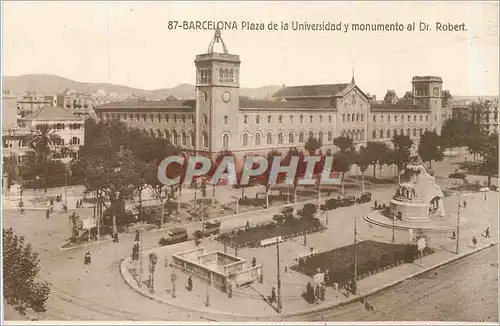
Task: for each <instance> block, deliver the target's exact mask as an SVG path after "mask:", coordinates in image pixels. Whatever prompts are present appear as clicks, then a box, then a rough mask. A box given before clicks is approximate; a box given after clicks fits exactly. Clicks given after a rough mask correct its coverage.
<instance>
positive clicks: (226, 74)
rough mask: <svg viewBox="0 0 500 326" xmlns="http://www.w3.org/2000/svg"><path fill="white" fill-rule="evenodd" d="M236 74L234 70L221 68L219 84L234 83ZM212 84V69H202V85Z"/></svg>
mask: <svg viewBox="0 0 500 326" xmlns="http://www.w3.org/2000/svg"><path fill="white" fill-rule="evenodd" d="M234 79H235V73H234V70H233V69H228V68H220V69H219V82H221V83H234ZM211 82H212V69H211V68H207V69H200V83H202V84H210V83H211Z"/></svg>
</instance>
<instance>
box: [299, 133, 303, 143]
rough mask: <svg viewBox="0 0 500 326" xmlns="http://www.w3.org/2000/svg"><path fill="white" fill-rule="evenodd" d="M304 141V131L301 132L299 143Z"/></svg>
mask: <svg viewBox="0 0 500 326" xmlns="http://www.w3.org/2000/svg"><path fill="white" fill-rule="evenodd" d="M303 142H304V132H302V131H301V132H299V143H303Z"/></svg>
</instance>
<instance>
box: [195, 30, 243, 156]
mask: <svg viewBox="0 0 500 326" xmlns="http://www.w3.org/2000/svg"><path fill="white" fill-rule="evenodd" d="M216 43H220V45H222V51H221V52H215V51H214V46H215V45H216ZM194 63H195V66H196V124H197V126H196V128H197V134H198V135H197V144H196V145H197V149H198V151H199V152H200V153H207V154H217V153H218V152H220V151H221V150H225V149H228V150H233V149H237V148H239V146H240V145H239V136H238V135H239V134H238V111H239V95H240V94H239V87H240V57H239V56H238V55H233V54H229V53H228V51H227V48H226V44H225V43H224V41H223V40H222V37H221V33H220V30H216V31H215V35H214V37H213V39H212V41H211V42H210V44H209V46H208V52H207V53H205V54H200V55H197V56H196V59H195V61H194Z"/></svg>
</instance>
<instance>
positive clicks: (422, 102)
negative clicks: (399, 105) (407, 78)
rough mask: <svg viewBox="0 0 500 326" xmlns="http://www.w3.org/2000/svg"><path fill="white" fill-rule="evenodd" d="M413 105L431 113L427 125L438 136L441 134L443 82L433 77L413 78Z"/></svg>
mask: <svg viewBox="0 0 500 326" xmlns="http://www.w3.org/2000/svg"><path fill="white" fill-rule="evenodd" d="M412 85H413V104H414V105H418V106H423V107H425V108H428V109H429V111H430V112H431V116H430V117H429V118H430V121H429V124H430V127H431V128H432V129H434V128H435V129H436V132H437V133H438V135H440V134H441V128H442V126H443V122H442V120H443V119H442V114H443V112H442V111H443V99H442V93H443V80H442V79H441V77H434V76H423V77H421V76H415V77H413V80H412Z"/></svg>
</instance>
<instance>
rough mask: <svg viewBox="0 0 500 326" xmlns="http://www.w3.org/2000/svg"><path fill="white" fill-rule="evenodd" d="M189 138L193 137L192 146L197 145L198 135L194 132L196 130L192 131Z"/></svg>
mask: <svg viewBox="0 0 500 326" xmlns="http://www.w3.org/2000/svg"><path fill="white" fill-rule="evenodd" d="M189 138H190V139H191V147H195V146H196V135H195V134H194V132H192V131H191V133H190V137H189Z"/></svg>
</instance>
